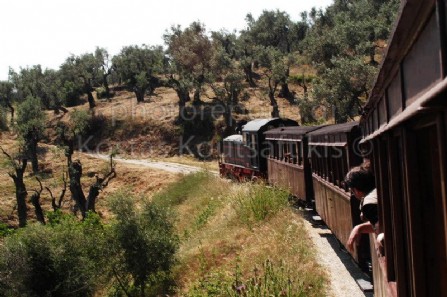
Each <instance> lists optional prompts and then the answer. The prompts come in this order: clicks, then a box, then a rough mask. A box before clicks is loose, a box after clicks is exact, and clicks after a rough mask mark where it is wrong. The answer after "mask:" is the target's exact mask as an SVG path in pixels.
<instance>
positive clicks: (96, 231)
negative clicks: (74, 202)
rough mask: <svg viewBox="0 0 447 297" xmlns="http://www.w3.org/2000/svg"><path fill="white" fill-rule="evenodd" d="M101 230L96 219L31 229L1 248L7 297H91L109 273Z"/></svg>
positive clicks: (0, 281)
mask: <svg viewBox="0 0 447 297" xmlns="http://www.w3.org/2000/svg"><path fill="white" fill-rule="evenodd" d="M107 251H108V250H107V248H106V241H105V230H104V228H103V226H102V225H101V224H100V223H99V221H98V219H97V217H96V218H95V215H94V214H89V216H88V218H87V220H85V221H84V222H79V221H77V220H76V219H75V218H74V217H73V216H63V217H62V216H61V218H60V220H59V221H58V223H56V222H55V221H53V223H52V224H50V225H48V226H43V225H41V224H35V225H30V226H28V227H27V228H23V229H21V230H20V231H19V232H16V233H15V234H13V235H11V236H9V237H7V238H5V240H4V244H3V246H1V248H0V287H3V288H4V294H5V296H93V294H94V292H95V290H96V288H97V287H99V286H101V284H104V283H103V275H104V269H105V267H107V265H106V259H107V255H108V252H107Z"/></svg>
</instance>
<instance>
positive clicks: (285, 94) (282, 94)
mask: <svg viewBox="0 0 447 297" xmlns="http://www.w3.org/2000/svg"><path fill="white" fill-rule="evenodd" d="M278 97H279V98H286V99H288V100H291V99H293V94H292V92H290V90H289V85H288V84H287V82H286V81H285V80H284V81H282V82H281V90H280V91H279V94H278Z"/></svg>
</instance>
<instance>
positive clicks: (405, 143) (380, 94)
mask: <svg viewBox="0 0 447 297" xmlns="http://www.w3.org/2000/svg"><path fill="white" fill-rule="evenodd" d="M446 4H447V3H446V1H445V0H444V1H441V0H440V1H433V0H426V1H422V0H407V1H405V2H402V5H401V11H400V16H399V19H398V22H397V23H396V27H395V28H394V32H393V35H392V37H391V39H390V42H389V46H388V49H387V53H386V56H385V59H384V60H383V62H382V66H381V69H380V71H379V74H378V76H377V79H376V82H375V85H374V87H373V89H372V91H371V94H370V97H369V99H368V102H367V104H366V106H365V114H364V116H363V117H362V119H361V127H362V131H363V133H364V135H363V137H364V140H363V142H364V143H365V145H366V144H369V145H370V146H371V147H372V148H373V161H374V168H375V174H376V180H377V190H378V196H379V216H380V218H379V224H380V228H379V229H380V230H379V232H383V234H384V237H385V240H384V244H383V245H384V250H378V252H377V253H373V255H374V258H376V256H377V258H378V261H377V262H375V263H373V265H374V266H373V273H374V281H375V296H446V294H447V214H446V212H447V194H446V193H447V161H446V160H447V157H446V153H447V150H446V131H447V77H446V74H447V67H446V66H447V42H446V41H447V36H446V31H447V30H446V28H447V21H446V6H447V5H446ZM377 258H376V259H377Z"/></svg>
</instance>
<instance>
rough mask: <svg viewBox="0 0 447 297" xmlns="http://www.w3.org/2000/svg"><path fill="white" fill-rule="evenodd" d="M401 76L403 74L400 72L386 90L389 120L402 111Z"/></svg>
mask: <svg viewBox="0 0 447 297" xmlns="http://www.w3.org/2000/svg"><path fill="white" fill-rule="evenodd" d="M400 77H401V74H400V72H398V73H397V74H396V76H395V77H394V78H393V80H392V81H391V84H390V85H389V86H388V88H387V90H386V92H387V95H386V99H387V103H388V113H389V120H391V119H392V118H393V117H395V116H396V115H397V114H399V113H400V112H402V88H401V79H400Z"/></svg>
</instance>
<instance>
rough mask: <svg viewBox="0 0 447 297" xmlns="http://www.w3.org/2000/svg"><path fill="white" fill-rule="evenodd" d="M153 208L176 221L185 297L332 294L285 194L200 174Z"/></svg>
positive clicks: (178, 274)
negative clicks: (165, 211) (160, 207)
mask: <svg viewBox="0 0 447 297" xmlns="http://www.w3.org/2000/svg"><path fill="white" fill-rule="evenodd" d="M153 203H154V204H162V205H164V206H166V207H168V208H169V209H170V210H171V211H172V212H173V213H174V214H175V217H176V220H175V227H176V229H177V231H178V234H179V236H180V248H179V252H178V255H177V256H178V257H177V258H178V262H177V264H176V265H175V266H174V267H173V275H174V278H175V280H176V286H177V289H176V290H177V294H178V295H179V296H194V297H196V296H241V295H242V296H325V295H326V291H325V290H326V284H327V278H326V275H325V273H324V272H323V269H322V267H320V266H319V265H318V264H316V261H315V254H314V251H313V249H312V246H311V242H310V239H309V238H308V236H307V235H306V232H305V230H304V227H303V224H302V218H301V216H300V215H299V214H298V213H296V211H295V210H293V209H292V208H291V207H289V204H288V194H287V193H286V192H285V191H283V190H281V189H277V188H273V187H268V186H266V185H264V184H263V183H246V184H235V183H232V182H229V181H227V180H222V179H220V178H218V177H216V176H214V175H212V174H210V173H207V172H199V173H195V174H191V175H186V176H184V177H183V178H181V179H180V180H179V181H178V182H177V183H174V184H171V185H170V186H168V187H167V188H166V189H165V190H163V191H161V192H159V193H158V194H157V195H156V196H155V197H154V200H153Z"/></svg>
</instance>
